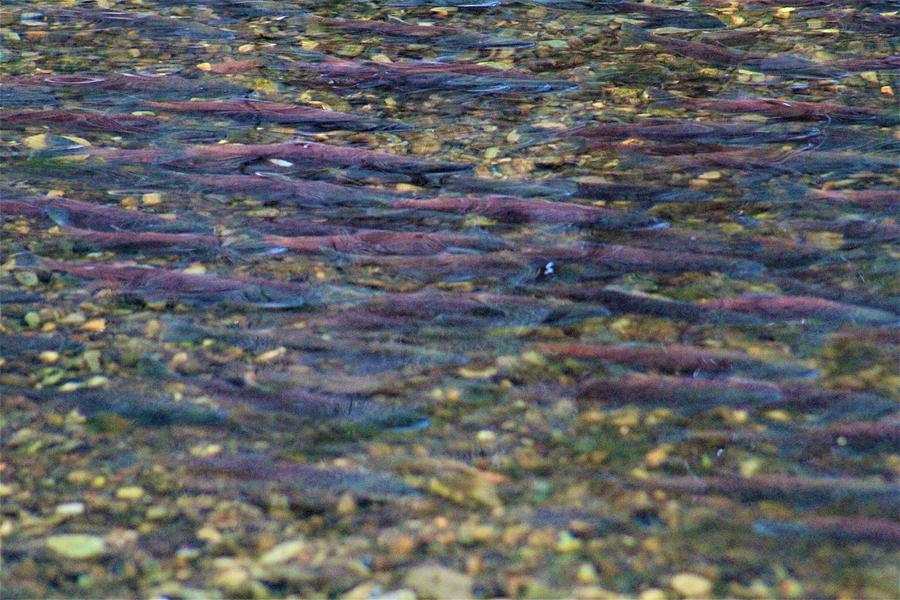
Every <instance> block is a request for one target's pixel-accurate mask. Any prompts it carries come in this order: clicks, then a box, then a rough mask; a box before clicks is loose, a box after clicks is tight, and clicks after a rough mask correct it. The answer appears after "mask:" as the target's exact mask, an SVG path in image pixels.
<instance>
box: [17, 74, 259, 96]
mask: <svg viewBox="0 0 900 600" xmlns="http://www.w3.org/2000/svg"><path fill="white" fill-rule="evenodd" d="M0 83H5V84H10V85H13V86H26V87H32V88H39V89H44V88H46V89H50V90H54V91H61V92H69V93H78V94H94V93H97V92H110V91H112V92H127V93H129V94H140V93H152V94H155V95H161V94H168V93H175V94H200V93H206V94H238V93H241V92H246V91H247V89H246V88H244V87H242V86H239V85H235V84H233V83H229V82H227V81H223V80H217V79H212V78H201V79H187V78H185V77H181V76H179V75H166V74H160V75H150V74H146V73H114V74H112V75H109V74H91V73H87V74H66V75H30V76H23V77H15V78H12V77H10V78H5V79H2V80H0ZM123 99H124V100H127V98H123Z"/></svg>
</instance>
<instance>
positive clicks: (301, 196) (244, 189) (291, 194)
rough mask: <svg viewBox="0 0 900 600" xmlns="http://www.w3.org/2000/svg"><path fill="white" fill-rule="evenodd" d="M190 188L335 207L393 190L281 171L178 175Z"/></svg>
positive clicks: (382, 196)
mask: <svg viewBox="0 0 900 600" xmlns="http://www.w3.org/2000/svg"><path fill="white" fill-rule="evenodd" d="M178 179H179V180H183V181H184V182H185V183H186V185H187V186H188V189H190V190H201V191H208V192H227V193H229V194H246V195H247V196H252V197H257V198H261V199H264V200H265V201H266V202H267V203H271V204H277V203H280V202H290V203H294V204H298V205H301V206H332V205H337V206H340V205H344V204H351V205H352V204H362V203H373V202H377V203H380V202H384V201H386V199H388V198H390V197H392V196H393V194H391V193H390V192H386V191H381V190H373V189H370V188H365V187H355V186H348V185H336V184H333V183H328V182H325V181H315V180H311V179H291V178H288V177H284V176H281V175H279V174H274V173H273V174H257V175H179V176H178Z"/></svg>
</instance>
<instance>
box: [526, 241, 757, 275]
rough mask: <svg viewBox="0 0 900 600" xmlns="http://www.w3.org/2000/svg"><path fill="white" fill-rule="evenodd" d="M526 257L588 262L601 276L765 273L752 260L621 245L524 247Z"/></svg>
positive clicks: (562, 261) (543, 259)
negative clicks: (648, 272) (632, 273)
mask: <svg viewBox="0 0 900 600" xmlns="http://www.w3.org/2000/svg"><path fill="white" fill-rule="evenodd" d="M522 252H523V253H524V254H526V255H527V256H530V257H533V258H539V259H540V260H542V261H544V262H549V261H552V262H553V263H554V264H556V265H557V266H564V265H566V264H568V263H586V264H587V266H588V267H589V268H594V269H596V270H597V271H599V272H600V273H603V272H604V271H605V272H608V273H630V272H638V271H650V272H655V273H680V272H686V271H718V272H722V273H743V274H749V273H762V272H763V271H765V267H764V266H763V265H761V264H759V263H755V262H753V261H749V260H742V259H737V258H734V257H731V256H720V255H715V254H697V253H693V252H682V251H664V250H648V249H646V248H638V247H634V246H625V245H621V244H591V245H582V246H574V247H565V248H555V247H547V246H525V247H524V248H523V249H522Z"/></svg>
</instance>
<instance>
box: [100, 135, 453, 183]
mask: <svg viewBox="0 0 900 600" xmlns="http://www.w3.org/2000/svg"><path fill="white" fill-rule="evenodd" d="M86 152H87V154H88V155H89V156H92V157H96V158H102V159H105V160H109V161H116V162H122V163H132V164H150V165H163V166H167V167H172V168H178V169H187V170H201V171H202V170H212V171H226V172H227V171H233V170H236V169H238V168H240V167H242V166H246V165H252V164H256V163H258V162H259V161H267V160H271V159H279V160H282V161H288V162H290V163H291V166H296V167H298V168H303V167H306V168H312V169H317V170H318V169H321V168H322V167H334V168H359V169H368V170H372V171H386V172H393V173H403V174H408V175H425V174H436V173H452V172H455V171H465V170H467V169H469V168H470V167H469V165H465V164H460V163H451V162H432V161H428V160H424V159H421V158H417V157H414V156H400V155H396V154H386V153H383V152H373V151H372V150H365V149H362V148H351V147H347V146H331V145H328V144H320V143H315V142H300V141H295V142H282V143H276V144H247V145H243V144H217V145H211V146H186V147H179V148H174V149H171V150H169V149H165V148H142V149H136V150H130V149H119V148H89V149H86Z"/></svg>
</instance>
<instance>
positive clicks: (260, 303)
mask: <svg viewBox="0 0 900 600" xmlns="http://www.w3.org/2000/svg"><path fill="white" fill-rule="evenodd" d="M39 265H40V266H42V267H43V268H45V269H49V270H52V271H61V272H63V273H67V274H69V275H73V276H75V277H81V278H84V279H90V280H96V281H102V282H104V283H106V284H109V285H111V286H113V287H116V288H122V289H125V290H127V291H129V292H132V293H137V294H140V295H144V296H147V297H150V298H178V299H181V300H185V301H190V300H193V301H195V302H207V303H220V302H221V303H226V304H239V305H251V306H256V307H259V308H276V309H277V308H298V307H301V306H304V305H306V304H307V302H308V301H309V300H310V298H311V296H312V295H313V291H312V289H311V288H310V287H309V286H308V285H306V284H302V283H295V282H289V281H273V280H269V279H260V278H256V277H223V276H218V275H201V274H194V273H185V272H183V271H175V270H172V269H162V268H145V267H133V266H122V265H115V264H112V265H107V264H99V263H86V264H85V263H68V262H63V261H59V260H49V259H40V260H39Z"/></svg>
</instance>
